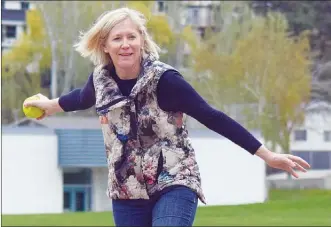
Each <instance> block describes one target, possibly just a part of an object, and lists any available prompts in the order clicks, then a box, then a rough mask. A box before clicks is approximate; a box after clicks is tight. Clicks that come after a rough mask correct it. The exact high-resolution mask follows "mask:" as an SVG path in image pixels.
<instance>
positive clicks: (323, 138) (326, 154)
mask: <svg viewBox="0 0 331 227" xmlns="http://www.w3.org/2000/svg"><path fill="white" fill-rule="evenodd" d="M291 151H292V153H293V154H295V155H298V156H300V157H302V158H304V159H305V160H306V161H308V162H309V163H310V164H311V165H312V168H313V169H331V105H330V104H326V103H321V102H320V103H312V104H311V105H310V106H309V108H308V110H307V114H306V118H305V121H304V123H303V125H302V126H301V127H297V128H295V130H294V131H293V134H292V136H291Z"/></svg>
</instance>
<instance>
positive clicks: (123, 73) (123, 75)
mask: <svg viewBox="0 0 331 227" xmlns="http://www.w3.org/2000/svg"><path fill="white" fill-rule="evenodd" d="M115 70H116V74H117V76H118V77H119V78H120V79H122V80H130V79H136V78H137V77H138V75H139V73H140V65H139V64H137V65H134V66H133V67H132V68H130V69H121V68H116V67H115Z"/></svg>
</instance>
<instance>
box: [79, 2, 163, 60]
mask: <svg viewBox="0 0 331 227" xmlns="http://www.w3.org/2000/svg"><path fill="white" fill-rule="evenodd" d="M127 18H129V19H131V20H132V22H133V23H134V24H136V25H137V27H138V31H139V32H140V34H141V35H142V38H143V40H144V45H143V50H142V58H143V59H144V58H146V56H147V55H152V56H153V57H154V58H156V59H159V52H160V48H159V47H158V45H157V44H156V43H155V42H154V41H153V40H152V37H151V36H150V35H149V34H148V32H147V28H146V22H147V21H146V18H145V16H144V15H143V14H142V13H140V12H139V11H136V10H133V9H129V8H120V9H116V10H112V11H108V12H105V13H103V14H102V15H101V16H100V17H99V18H98V19H97V21H96V22H95V24H94V25H93V26H92V27H91V28H90V29H89V30H88V31H87V32H85V33H81V35H80V37H79V41H78V42H77V43H76V44H75V45H74V48H75V49H76V51H77V52H79V53H80V55H81V56H82V57H84V58H85V57H88V58H89V59H90V60H91V61H92V62H93V64H94V65H96V66H100V65H107V64H109V63H111V58H110V56H109V54H107V53H105V52H104V48H103V45H104V43H105V41H106V40H107V38H108V35H109V32H110V31H111V29H112V28H113V27H114V26H115V25H116V24H118V23H120V22H122V21H124V20H125V19H127Z"/></svg>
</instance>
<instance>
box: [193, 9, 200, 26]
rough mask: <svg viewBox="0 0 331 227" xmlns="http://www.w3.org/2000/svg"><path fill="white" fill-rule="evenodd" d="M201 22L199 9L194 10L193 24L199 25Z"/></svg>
mask: <svg viewBox="0 0 331 227" xmlns="http://www.w3.org/2000/svg"><path fill="white" fill-rule="evenodd" d="M198 21H199V9H193V15H192V23H193V24H195V25H197V24H198Z"/></svg>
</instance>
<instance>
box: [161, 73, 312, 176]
mask: <svg viewBox="0 0 331 227" xmlns="http://www.w3.org/2000/svg"><path fill="white" fill-rule="evenodd" d="M157 96H158V103H159V106H160V108H162V109H163V110H164V111H175V112H177V111H179V112H183V113H186V114H188V115H190V116H191V117H193V118H195V119H197V120H198V121H199V122H201V123H202V124H204V125H205V126H206V127H208V128H209V129H211V130H213V131H215V132H217V133H219V134H221V135H223V136H224V137H226V138H228V139H229V140H231V141H232V142H234V143H235V144H237V145H239V146H240V147H242V148H243V149H245V150H247V151H248V152H249V153H251V154H252V155H256V156H258V157H260V158H261V159H263V160H264V161H265V162H266V163H267V164H268V165H269V166H271V167H273V168H278V169H281V170H284V171H287V172H289V173H290V174H292V175H293V176H294V177H299V175H298V173H296V172H295V171H294V170H295V169H297V170H299V171H302V172H306V169H305V168H310V165H309V164H308V163H307V162H306V161H304V160H303V159H302V158H300V157H297V156H294V155H289V154H277V153H274V152H271V151H270V150H268V149H267V148H266V147H265V146H263V145H262V144H261V143H260V142H259V141H258V140H257V139H256V138H255V137H254V136H253V135H252V134H251V133H250V132H248V131H247V130H246V129H245V128H244V127H242V126H241V125H240V124H239V123H237V122H236V121H234V120H233V119H231V118H230V117H228V116H227V115H226V114H224V113H223V112H221V111H219V110H216V109H214V108H212V107H211V106H210V105H208V103H207V102H206V101H205V100H204V99H203V98H202V97H201V96H200V95H199V94H198V93H197V92H196V91H195V90H194V88H193V87H192V86H191V85H190V84H189V83H187V82H186V81H185V80H184V78H183V77H182V76H181V75H180V74H179V73H177V72H175V71H167V72H165V73H164V74H163V75H162V76H161V78H160V81H159V83H158V87H157Z"/></svg>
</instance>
